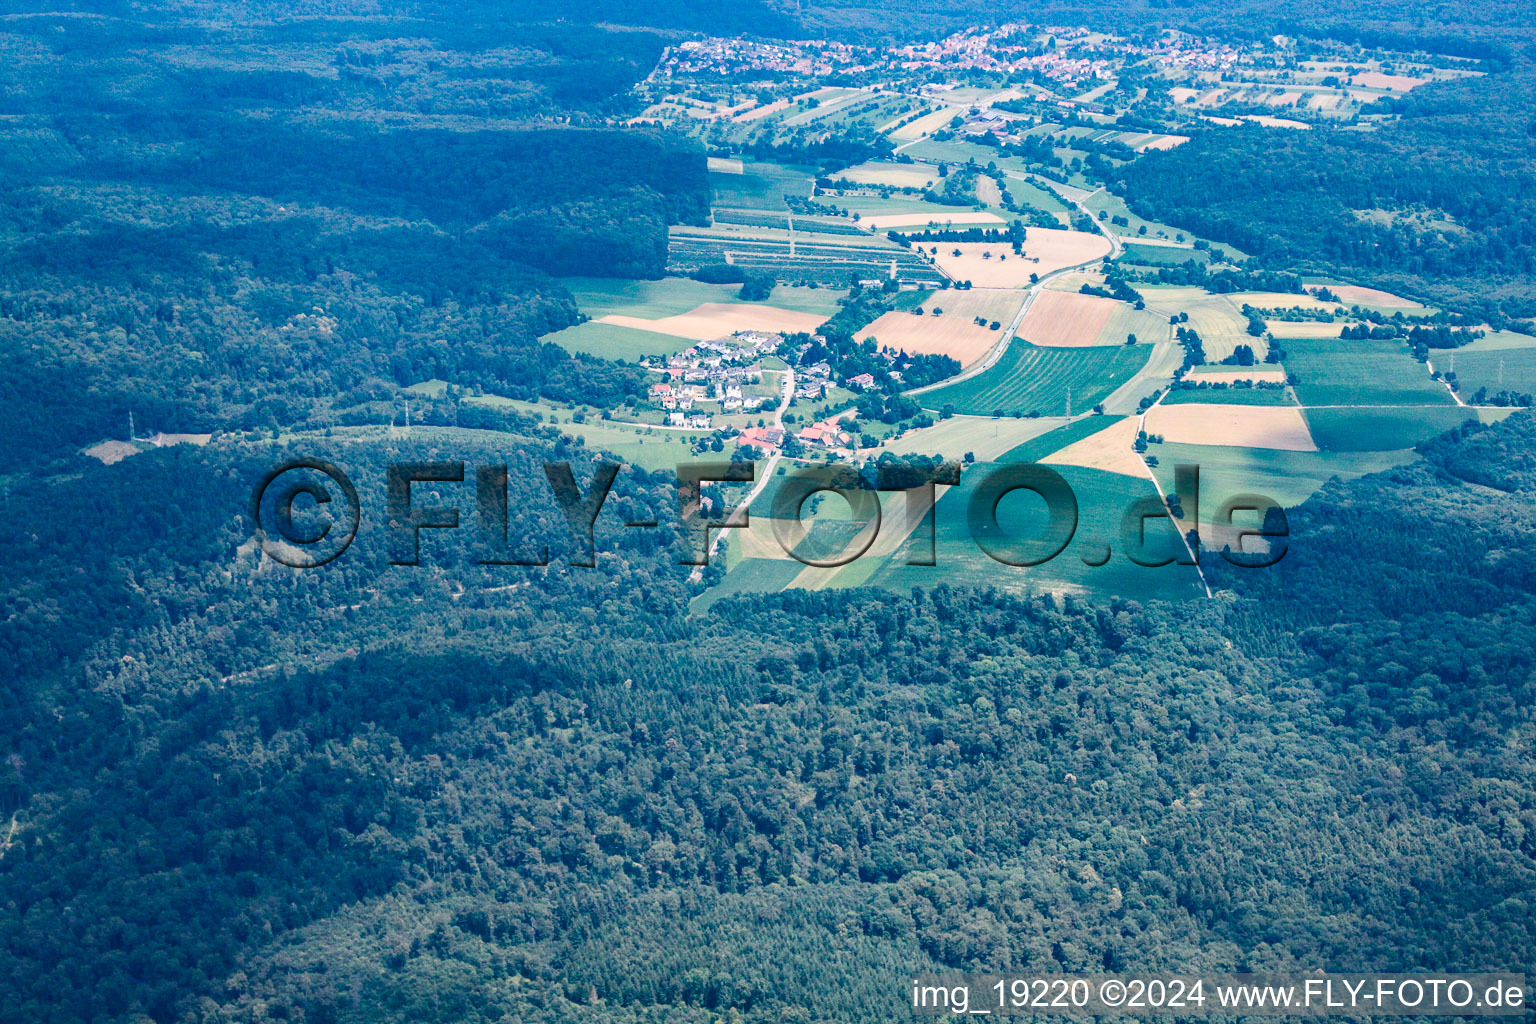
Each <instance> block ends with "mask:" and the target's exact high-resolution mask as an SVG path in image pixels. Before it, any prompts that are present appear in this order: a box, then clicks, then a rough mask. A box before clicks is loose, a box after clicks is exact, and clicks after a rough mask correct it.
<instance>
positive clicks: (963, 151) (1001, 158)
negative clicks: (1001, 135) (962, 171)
mask: <svg viewBox="0 0 1536 1024" xmlns="http://www.w3.org/2000/svg"><path fill="white" fill-rule="evenodd" d="M902 152H903V153H905V154H906V155H907V156H910V157H911V158H912V159H914V160H922V161H923V162H925V163H930V164H937V163H947V164H951V165H954V164H964V163H966V162H967V161H972V160H974V161H975V162H976V165H977V166H978V167H986V166H987V165H988V164H996V165H997V166H998V167H999V168H1000V169H1002V170H1004V171H1014V172H1016V173H1020V174H1022V173H1024V172H1025V171H1027V170H1028V165H1027V164H1026V163H1025V162H1024V161H1023V160H1022V159H1020V158H1019V157H1016V156H1005V155H1004V154H1002V153H1000V152H998V151H997V150H995V149H992V148H991V147H989V146H983V145H981V144H980V143H976V142H954V141H950V142H934V141H933V140H931V139H925V140H924V141H922V142H919V143H917V144H916V145H912V146H908V147H907V148H906V149H904V150H902Z"/></svg>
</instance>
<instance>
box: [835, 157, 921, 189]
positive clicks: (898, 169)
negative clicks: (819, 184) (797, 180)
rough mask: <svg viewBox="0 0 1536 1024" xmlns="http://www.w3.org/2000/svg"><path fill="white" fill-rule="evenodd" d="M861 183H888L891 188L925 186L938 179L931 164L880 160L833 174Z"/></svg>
mask: <svg viewBox="0 0 1536 1024" xmlns="http://www.w3.org/2000/svg"><path fill="white" fill-rule="evenodd" d="M833 177H836V178H846V179H847V180H849V181H856V182H858V183H859V184H861V185H890V186H891V187H893V188H927V187H928V186H930V185H932V184H933V183H934V182H936V181H938V180H939V169H938V168H937V167H935V166H934V165H933V164H898V163H887V162H885V161H880V160H871V161H870V162H869V163H863V164H859V165H858V166H856V167H850V168H848V169H847V170H844V171H839V172H838V173H837V174H835V175H833Z"/></svg>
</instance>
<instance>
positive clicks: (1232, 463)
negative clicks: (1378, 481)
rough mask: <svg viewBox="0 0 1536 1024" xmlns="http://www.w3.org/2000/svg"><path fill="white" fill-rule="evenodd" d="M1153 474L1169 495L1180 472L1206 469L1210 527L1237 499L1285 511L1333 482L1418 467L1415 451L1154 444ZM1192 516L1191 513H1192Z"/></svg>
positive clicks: (1204, 511)
mask: <svg viewBox="0 0 1536 1024" xmlns="http://www.w3.org/2000/svg"><path fill="white" fill-rule="evenodd" d="M1147 454H1148V455H1155V456H1157V465H1156V467H1154V468H1153V473H1155V474H1156V475H1157V479H1158V483H1160V484H1161V485H1162V487H1163V489H1164V490H1165V491H1167V490H1172V488H1173V471H1174V467H1175V466H1176V465H1178V464H1180V463H1185V464H1188V465H1195V466H1199V467H1200V509H1201V515H1202V517H1203V519H1204V521H1205V522H1210V521H1211V517H1212V515H1213V514H1214V513H1215V511H1216V509H1217V508H1219V507H1220V505H1221V503H1222V502H1223V501H1225V500H1226V499H1228V498H1230V497H1232V496H1234V495H1237V494H1262V495H1264V496H1265V497H1266V498H1272V499H1274V500H1275V501H1277V502H1279V503H1280V505H1281V506H1283V507H1285V508H1294V507H1295V506H1297V505H1300V504H1301V503H1302V502H1304V501H1306V500H1307V499H1308V498H1310V497H1311V496H1312V495H1313V494H1315V493H1317V491H1318V489H1319V488H1321V487H1322V486H1323V484H1324V483H1326V482H1327V481H1328V480H1329V479H1330V478H1332V477H1341V478H1342V479H1345V480H1352V479H1354V478H1355V477H1359V476H1364V475H1366V474H1367V473H1379V472H1381V471H1382V470H1386V469H1391V468H1392V467H1393V466H1400V465H1403V464H1404V463H1407V462H1412V461H1413V460H1414V459H1416V458H1417V457H1418V456H1417V455H1415V454H1414V452H1413V450H1412V449H1411V448H1410V449H1397V450H1395V451H1393V450H1389V451H1376V452H1282V451H1275V450H1273V449H1269V448H1235V447H1231V446H1227V445H1201V444H1154V445H1151V446H1149V447H1148V449H1147ZM1186 511H1188V510H1186Z"/></svg>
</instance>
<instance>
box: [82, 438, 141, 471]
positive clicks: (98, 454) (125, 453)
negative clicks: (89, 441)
mask: <svg viewBox="0 0 1536 1024" xmlns="http://www.w3.org/2000/svg"><path fill="white" fill-rule="evenodd" d="M140 450H141V449H140V448H139V447H138V446H137V445H132V444H129V443H128V442H127V441H99V442H97V443H96V444H93V445H91V446H90V447H89V448H82V449H80V454H82V455H89V456H90V457H91V458H93V459H100V460H101V461H102V462H105V463H106V464H107V465H109V466H110V465H113V464H114V463H118V462H122V461H123V460H124V459H126V458H128V457H129V456H130V455H137V454H139V452H140Z"/></svg>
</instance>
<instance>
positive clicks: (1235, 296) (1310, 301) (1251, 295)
mask: <svg viewBox="0 0 1536 1024" xmlns="http://www.w3.org/2000/svg"><path fill="white" fill-rule="evenodd" d="M1226 297H1227V298H1229V299H1231V300H1232V303H1233V305H1235V306H1236V307H1237V308H1238V309H1242V307H1243V306H1256V307H1258V308H1259V309H1338V308H1339V304H1338V303H1336V302H1324V301H1322V300H1321V299H1319V298H1317V297H1316V296H1315V295H1311V294H1307V295H1298V294H1296V293H1295V292H1229V293H1228V294H1227V296H1226Z"/></svg>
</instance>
